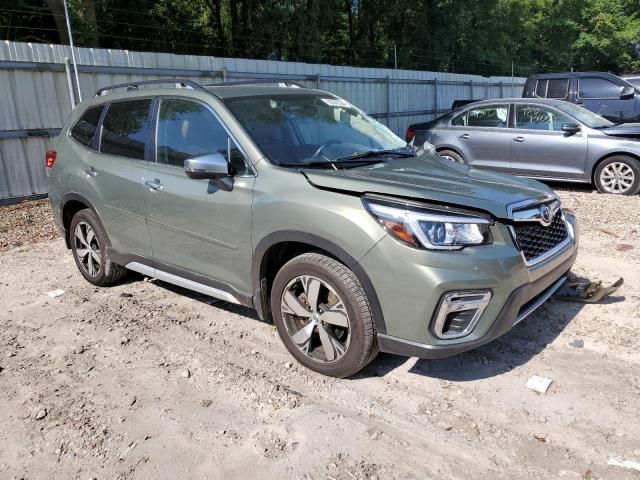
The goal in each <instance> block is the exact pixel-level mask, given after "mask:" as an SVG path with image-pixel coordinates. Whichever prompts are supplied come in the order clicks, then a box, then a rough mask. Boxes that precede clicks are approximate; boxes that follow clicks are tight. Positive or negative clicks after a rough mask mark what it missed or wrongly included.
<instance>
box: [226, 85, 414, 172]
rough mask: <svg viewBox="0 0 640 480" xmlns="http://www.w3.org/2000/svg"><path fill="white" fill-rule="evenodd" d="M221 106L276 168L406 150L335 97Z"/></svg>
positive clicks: (253, 100)
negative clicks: (373, 152) (228, 111)
mask: <svg viewBox="0 0 640 480" xmlns="http://www.w3.org/2000/svg"><path fill="white" fill-rule="evenodd" d="M225 103H226V104H227V107H228V108H229V110H230V111H231V113H233V114H234V116H235V117H236V118H237V119H238V121H239V122H240V124H241V125H242V126H243V127H244V129H245V130H246V131H247V133H248V134H249V136H250V137H251V138H252V140H253V141H254V142H255V143H256V145H257V146H258V147H259V148H260V150H261V151H262V152H263V153H264V154H265V156H266V157H267V158H268V159H269V160H270V161H271V162H273V163H275V164H298V163H306V162H317V161H331V162H334V161H335V162H337V161H340V160H341V159H344V158H345V157H348V156H351V155H354V154H359V153H363V152H371V151H379V150H394V149H406V148H407V143H406V142H405V141H404V140H401V139H400V138H398V137H397V136H396V135H395V134H394V133H393V132H391V131H390V130H389V129H388V128H387V127H385V126H384V125H382V124H381V123H379V122H377V121H376V120H374V119H373V118H371V117H369V116H367V115H366V114H365V113H363V112H362V111H360V110H359V109H357V108H356V107H354V106H353V105H351V104H350V103H348V102H347V101H345V100H342V99H340V98H335V97H326V96H319V95H318V96H316V95H292V94H289V95H270V96H260V97H249V98H246V97H245V98H233V99H229V100H227V101H226V102H225Z"/></svg>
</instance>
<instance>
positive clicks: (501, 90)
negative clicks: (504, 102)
mask: <svg viewBox="0 0 640 480" xmlns="http://www.w3.org/2000/svg"><path fill="white" fill-rule="evenodd" d="M509 96H511V95H509ZM500 98H504V82H503V81H502V80H500Z"/></svg>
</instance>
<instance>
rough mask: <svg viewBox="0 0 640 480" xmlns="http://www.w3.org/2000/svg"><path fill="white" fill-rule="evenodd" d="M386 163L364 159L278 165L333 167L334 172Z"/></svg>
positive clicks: (280, 165)
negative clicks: (339, 169)
mask: <svg viewBox="0 0 640 480" xmlns="http://www.w3.org/2000/svg"><path fill="white" fill-rule="evenodd" d="M381 162H384V160H383V159H365V158H362V157H356V158H347V159H346V160H342V159H338V160H321V161H317V162H281V163H278V166H279V167H307V168H314V167H320V168H321V167H331V168H333V169H334V170H338V168H346V167H347V165H348V166H349V167H356V166H363V165H372V164H374V163H381Z"/></svg>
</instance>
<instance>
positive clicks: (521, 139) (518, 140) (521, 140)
mask: <svg viewBox="0 0 640 480" xmlns="http://www.w3.org/2000/svg"><path fill="white" fill-rule="evenodd" d="M513 141H514V142H518V143H522V142H524V137H516V138H514V139H513Z"/></svg>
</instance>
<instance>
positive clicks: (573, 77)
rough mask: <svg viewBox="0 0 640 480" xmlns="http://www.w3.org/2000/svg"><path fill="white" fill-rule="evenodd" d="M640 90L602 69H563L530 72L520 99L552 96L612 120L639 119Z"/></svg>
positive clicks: (631, 120)
mask: <svg viewBox="0 0 640 480" xmlns="http://www.w3.org/2000/svg"><path fill="white" fill-rule="evenodd" d="M639 94H640V90H638V89H637V88H636V87H634V86H633V85H632V84H631V83H629V82H628V81H626V80H624V79H622V78H620V77H617V76H616V75H613V74H611V73H605V72H565V73H543V74H539V75H531V76H530V77H529V78H527V81H526V83H525V84H524V91H523V93H522V96H523V97H524V98H555V99H558V100H566V101H568V102H571V103H575V104H577V105H581V106H583V107H584V108H586V109H588V110H591V111H592V112H594V113H597V114H598V115H601V116H603V117H604V118H606V119H607V120H610V121H612V122H615V123H626V122H637V121H639V120H640V97H639Z"/></svg>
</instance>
